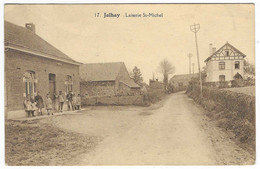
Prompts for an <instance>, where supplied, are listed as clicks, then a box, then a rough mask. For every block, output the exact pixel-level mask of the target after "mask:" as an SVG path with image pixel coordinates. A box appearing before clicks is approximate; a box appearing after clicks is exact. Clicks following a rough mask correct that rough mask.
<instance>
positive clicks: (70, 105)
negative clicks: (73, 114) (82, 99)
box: [66, 91, 73, 110]
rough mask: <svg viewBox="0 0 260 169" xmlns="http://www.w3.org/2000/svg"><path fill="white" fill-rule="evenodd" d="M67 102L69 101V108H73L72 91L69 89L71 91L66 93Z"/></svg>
mask: <svg viewBox="0 0 260 169" xmlns="http://www.w3.org/2000/svg"><path fill="white" fill-rule="evenodd" d="M66 99H67V101H68V102H67V103H68V109H69V110H73V108H72V92H71V91H69V93H68V94H67V95H66Z"/></svg>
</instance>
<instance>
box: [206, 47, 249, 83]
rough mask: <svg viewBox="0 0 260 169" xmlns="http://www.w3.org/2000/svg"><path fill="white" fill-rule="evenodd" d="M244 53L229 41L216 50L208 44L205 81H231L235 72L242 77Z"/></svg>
mask: <svg viewBox="0 0 260 169" xmlns="http://www.w3.org/2000/svg"><path fill="white" fill-rule="evenodd" d="M245 57H246V55H245V54H243V53H242V52H240V51H239V50H238V49H236V48H235V47H234V46H232V45H231V44H229V43H226V44H225V45H223V46H222V47H221V48H220V49H218V50H217V51H216V48H212V45H211V44H210V56H209V57H208V58H207V59H206V60H205V63H206V72H207V75H206V82H219V81H231V80H233V79H234V76H235V75H236V74H240V75H241V76H242V77H244V69H243V66H244V58H245Z"/></svg>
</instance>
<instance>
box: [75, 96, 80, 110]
mask: <svg viewBox="0 0 260 169" xmlns="http://www.w3.org/2000/svg"><path fill="white" fill-rule="evenodd" d="M76 107H77V109H78V110H80V108H81V97H80V94H78V96H77V106H76Z"/></svg>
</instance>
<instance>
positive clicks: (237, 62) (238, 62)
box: [235, 61, 240, 69]
mask: <svg viewBox="0 0 260 169" xmlns="http://www.w3.org/2000/svg"><path fill="white" fill-rule="evenodd" d="M237 64H238V68H237V67H236V65H237ZM235 69H240V61H235Z"/></svg>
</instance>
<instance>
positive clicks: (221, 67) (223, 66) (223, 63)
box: [218, 62, 226, 70]
mask: <svg viewBox="0 0 260 169" xmlns="http://www.w3.org/2000/svg"><path fill="white" fill-rule="evenodd" d="M218 68H219V70H225V69H226V63H225V62H219V63H218Z"/></svg>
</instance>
